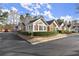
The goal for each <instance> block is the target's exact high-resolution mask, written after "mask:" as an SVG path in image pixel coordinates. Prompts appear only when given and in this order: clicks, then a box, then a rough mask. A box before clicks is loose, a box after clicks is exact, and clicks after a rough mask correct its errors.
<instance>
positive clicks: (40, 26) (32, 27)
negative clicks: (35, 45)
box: [26, 17, 48, 32]
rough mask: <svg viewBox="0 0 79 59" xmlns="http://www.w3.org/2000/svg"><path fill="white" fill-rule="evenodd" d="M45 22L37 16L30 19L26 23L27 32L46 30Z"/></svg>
mask: <svg viewBox="0 0 79 59" xmlns="http://www.w3.org/2000/svg"><path fill="white" fill-rule="evenodd" d="M47 26H48V24H47V22H46V21H45V20H44V18H41V17H40V18H38V19H35V20H32V21H30V22H29V23H28V25H27V26H26V27H27V30H26V31H27V32H30V31H32V32H47Z"/></svg>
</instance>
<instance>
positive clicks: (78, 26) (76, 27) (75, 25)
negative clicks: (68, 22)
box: [72, 23, 79, 32]
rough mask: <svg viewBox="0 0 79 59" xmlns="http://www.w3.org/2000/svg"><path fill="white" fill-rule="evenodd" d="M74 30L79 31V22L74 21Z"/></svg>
mask: <svg viewBox="0 0 79 59" xmlns="http://www.w3.org/2000/svg"><path fill="white" fill-rule="evenodd" d="M72 31H74V32H79V23H74V24H73V25H72Z"/></svg>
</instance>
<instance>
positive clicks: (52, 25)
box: [47, 20, 58, 32]
mask: <svg viewBox="0 0 79 59" xmlns="http://www.w3.org/2000/svg"><path fill="white" fill-rule="evenodd" d="M47 23H48V28H47V31H48V32H51V31H56V30H58V24H57V23H56V21H55V20H50V21H47Z"/></svg>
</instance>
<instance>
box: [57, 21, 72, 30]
mask: <svg viewBox="0 0 79 59" xmlns="http://www.w3.org/2000/svg"><path fill="white" fill-rule="evenodd" d="M57 24H58V30H68V31H71V28H72V25H71V22H67V21H64V22H63V23H61V24H59V23H58V22H57Z"/></svg>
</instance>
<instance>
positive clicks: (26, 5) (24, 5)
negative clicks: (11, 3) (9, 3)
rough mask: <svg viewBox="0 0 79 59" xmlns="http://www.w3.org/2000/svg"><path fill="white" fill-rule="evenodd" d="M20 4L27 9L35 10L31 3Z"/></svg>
mask: <svg viewBox="0 0 79 59" xmlns="http://www.w3.org/2000/svg"><path fill="white" fill-rule="evenodd" d="M20 5H21V6H22V7H23V8H25V9H26V10H29V11H33V9H32V8H30V7H29V6H30V5H31V4H27V3H21V4H20Z"/></svg>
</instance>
